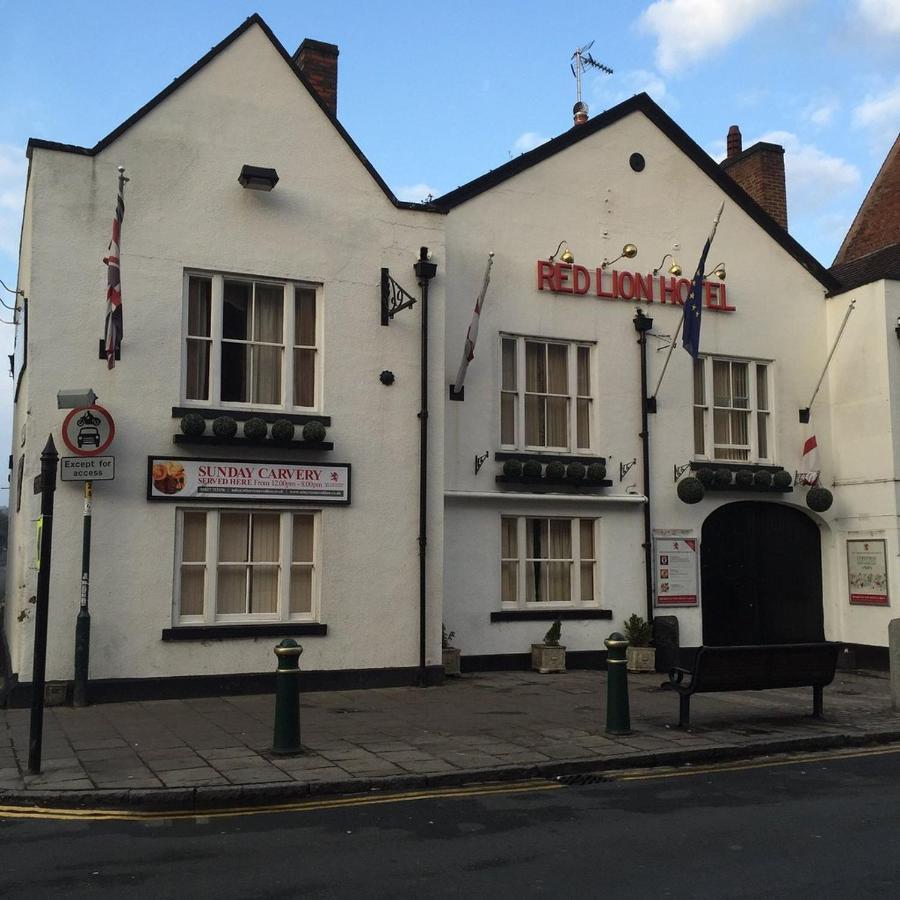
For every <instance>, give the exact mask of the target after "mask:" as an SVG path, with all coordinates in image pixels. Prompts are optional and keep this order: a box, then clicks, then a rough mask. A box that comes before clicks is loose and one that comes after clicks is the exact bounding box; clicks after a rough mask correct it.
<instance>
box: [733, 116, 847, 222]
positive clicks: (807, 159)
mask: <svg viewBox="0 0 900 900" xmlns="http://www.w3.org/2000/svg"><path fill="white" fill-rule="evenodd" d="M757 140H760V141H768V142H770V143H773V144H781V145H782V146H783V147H784V151H785V152H784V169H785V180H786V182H787V196H788V204H789V207H790V210H791V214H792V215H793V214H797V215H800V216H805V215H810V214H812V213H814V212H818V211H820V210H824V209H826V208H827V207H828V206H829V205H830V204H831V203H832V202H833V200H834V198H835V195H837V194H841V193H844V192H847V191H850V190H853V189H855V188H857V187H858V186H859V182H860V174H859V169H858V168H857V167H856V166H855V165H853V164H852V163H849V162H847V161H846V160H845V159H842V158H841V157H839V156H829V155H828V154H827V153H824V152H823V151H822V150H820V149H819V148H818V147H816V146H814V145H813V144H804V143H803V142H802V141H801V140H800V138H798V137H797V135H796V134H793V133H792V132H790V131H770V132H768V133H767V134H764V135H762V137H760V138H757V139H755V140H753V141H744V147H745V148H747V147H751V146H752V145H753V144H755V143H756V141H757Z"/></svg>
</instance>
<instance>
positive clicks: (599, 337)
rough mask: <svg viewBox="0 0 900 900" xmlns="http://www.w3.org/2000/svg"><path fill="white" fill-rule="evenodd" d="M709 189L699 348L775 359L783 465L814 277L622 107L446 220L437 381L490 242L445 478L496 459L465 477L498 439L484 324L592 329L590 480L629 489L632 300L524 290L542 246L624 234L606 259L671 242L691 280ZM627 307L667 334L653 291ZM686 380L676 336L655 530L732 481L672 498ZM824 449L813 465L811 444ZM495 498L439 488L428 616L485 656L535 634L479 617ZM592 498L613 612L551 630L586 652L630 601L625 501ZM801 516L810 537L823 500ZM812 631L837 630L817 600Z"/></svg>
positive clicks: (821, 338)
mask: <svg viewBox="0 0 900 900" xmlns="http://www.w3.org/2000/svg"><path fill="white" fill-rule="evenodd" d="M634 152H640V153H641V154H643V156H644V157H645V159H646V168H645V169H644V171H643V172H640V173H637V172H634V171H632V169H631V168H630V166H629V157H630V155H631V154H632V153H634ZM723 200H724V201H725V209H724V212H723V215H722V219H721V224H720V226H719V229H718V232H717V234H716V237H715V241H714V243H713V247H712V250H711V256H710V258H709V260H708V261H707V263H708V265H707V269H708V270H712V268H713V266H714V265H715V264H716V263H718V262H720V261H721V262H724V263H725V265H726V268H727V272H728V274H727V282H726V283H727V290H728V294H727V296H728V302H729V303H730V304H731V305H733V306H735V307H737V311H736V312H734V313H715V312H709V311H707V312H705V313H704V315H703V320H702V336H701V351H702V352H704V353H710V354H724V355H735V356H742V357H748V358H758V359H770V360H774V368H773V376H774V383H775V396H774V411H773V414H772V419H773V422H772V426H773V432H774V441H775V446H776V450H775V462H776V463H777V464H779V465H783V466H784V467H785V468H787V469H788V470H790V471H791V472H792V473H793V472H794V470H795V469H796V468H797V466H798V464H799V458H800V453H801V449H802V444H803V440H804V437H805V433H804V426H802V425H800V424H799V421H798V410H799V408H800V407H802V406H805V405H806V402H807V401H808V399H809V395H810V393H811V392H812V388H813V386H814V383H815V379H816V377H817V375H818V372H819V371H820V369H821V366H822V364H823V363H824V358H825V354H826V334H825V301H824V289H823V287H822V285H821V284H820V283H819V282H818V281H817V280H816V279H814V278H813V277H812V276H811V275H810V274H809V273H808V272H807V271H806V270H805V269H804V268H803V267H802V266H801V265H800V264H799V263H798V262H797V261H796V260H794V259H793V258H792V257H791V256H790V255H789V254H788V253H787V252H786V251H785V250H784V249H783V248H782V247H781V246H780V245H779V244H777V243H776V242H775V241H774V240H773V239H772V238H771V237H769V236H768V235H767V234H766V233H765V232H764V231H762V229H760V228H759V226H758V225H756V223H755V222H754V221H753V220H751V219H750V218H749V217H748V216H747V215H746V213H744V212H743V210H741V208H740V207H738V206H737V205H736V204H735V203H734V202H733V201H731V200H730V199H728V198H727V197H725V196H724V195H723V194H722V193H721V191H720V190H719V188H718V187H717V186H716V185H715V183H713V182H712V181H710V180H709V179H708V178H707V176H706V175H705V174H704V173H703V172H701V171H700V170H699V169H698V168H697V167H696V166H695V165H694V164H693V163H692V162H691V161H690V160H689V159H688V158H687V157H685V156H684V154H683V153H682V152H681V151H680V150H679V149H678V148H677V147H676V146H675V145H673V144H672V143H671V142H670V141H669V140H668V138H667V137H665V136H664V135H663V134H662V133H661V132H660V131H659V130H658V129H657V128H656V127H655V126H654V125H653V124H652V123H651V122H649V121H648V120H647V119H646V118H645V117H644V116H643V115H642V114H640V113H634V114H632V115H630V116H628V117H626V118H625V119H622V120H620V121H619V122H617V123H616V124H614V125H612V126H609V127H607V128H605V129H603V130H601V131H599V132H597V133H596V134H594V135H593V136H591V137H588V138H587V139H585V140H582V141H580V142H578V143H576V144H574V145H572V146H571V147H569V148H568V149H566V150H564V151H562V152H560V153H558V154H557V155H555V156H554V157H551V158H550V159H548V160H546V161H544V162H541V163H539V164H537V165H535V166H533V167H531V168H529V169H527V170H525V171H524V172H522V173H521V174H519V175H517V176H515V177H513V178H512V179H509V180H507V181H505V182H502V183H501V184H499V185H498V186H497V187H495V188H493V189H492V190H490V191H488V192H486V193H483V194H481V195H478V196H476V197H474V198H473V199H471V200H468V201H467V202H465V203H463V204H461V205H460V206H459V207H457V208H455V209H453V210H452V211H451V212H450V214H449V216H448V222H447V247H448V288H447V291H448V293H447V368H446V371H445V381H447V382H449V381H451V380H452V379H453V377H454V376H455V374H456V368H457V366H458V364H459V358H460V355H461V352H462V346H463V339H464V337H465V333H466V328H467V326H468V322H469V319H470V317H471V312H472V304H473V300H474V297H475V295H476V293H477V291H478V289H479V287H480V284H481V276H482V272H483V268H484V263H485V258H486V254H487V252H488V251H489V250H493V251H494V252H495V257H494V266H493V274H492V281H491V285H490V288H489V290H488V295H487V300H486V302H485V305H484V310H483V313H482V317H481V326H480V333H479V339H478V344H477V347H476V351H475V352H476V355H475V359H474V361H473V362H472V364H471V365H470V367H469V372H468V375H467V378H466V385H465V391H466V399H465V401H464V402H462V403H448V404H447V431H446V461H445V467H446V476H447V488H448V492H450V493H451V494H452V493H455V492H459V491H491V490H494V489H495V487H494V476H495V475H496V474H499V471H500V464H499V463H496V462H494V461H493V458H492V459H491V460H490V461H489V462H488V463H487V464H486V465H485V466H484V467H483V468H482V469H481V472H480V473H479V474H478V475H475V473H474V465H473V457H474V455H475V454H476V453H483V452H484V451H485V450H490V451H491V452H492V454H493V452H494V451H495V450H496V449H498V444H499V387H498V385H499V372H500V359H499V353H500V347H499V341H498V338H497V335H498V333H499V332H513V333H519V334H526V335H532V336H541V337H555V338H567V339H578V340H590V341H596V344H597V354H596V373H595V378H596V382H595V386H594V388H595V393H594V397H595V398H596V399H597V402H595V413H594V414H595V423H594V424H595V426H596V433H597V434H599V436H600V437H599V440H598V441H597V443H596V451H597V452H598V453H599V454H600V455H603V456H606V457H607V460H608V472H609V473H610V474H609V476H608V477H611V478H612V479H613V486H612V487H610V488H608V489H607V492H606V493H607V495H608V496H613V497H615V496H617V495H622V494H624V493H625V491H626V489H627V488H628V486H629V485H633V488H632V489H633V490H634V489H636V490H641V489H642V484H643V473H642V472H641V463H640V459H641V443H640V438H639V432H640V380H639V379H640V368H639V351H638V346H637V343H636V333H635V331H634V327H633V324H632V319H633V317H634V314H635V307H636V306H637V305H638V304H636V303H634V302H629V301H621V300H619V301H611V300H604V299H598V298H597V297H596V296H591V294H590V293H589V294H587V295H585V296H572V295H562V294H559V295H554V294H551V293H549V292H547V291H543V292H540V291H538V290H537V288H536V275H535V265H536V261H537V260H538V259H547V257H548V256H549V255H550V254H551V253H553V252H554V250H555V248H556V246H557V244H558V242H559V241H560V240H561V239H563V238H565V239H566V240H567V241H568V244H569V246H570V247H571V249H572V251H573V253H574V255H575V261H576V263H577V264H581V265H584V266H586V267H587V268H588V269H591V270H593V269H595V268H596V267H597V266H599V265H600V263H601V261H602V260H603V259H604V258H610V259H613V258H615V257H616V256H618V255H619V253H620V252H621V248H622V246H623V244H624V243H625V242H633V243H635V244H636V245H637V247H638V256H637V258H635V259H634V260H622V261H621V262H620V263H617V264H616V266H615V268H617V269H619V270H621V271H635V272H639V273H648V272H651V271H652V269H653V268H654V267H656V266H658V265H659V262H660V259H661V258H662V256H663V255H664V254H665V253H667V252H670V251H671V248H672V245H673V243H674V242H676V241H677V242H678V243H679V244H680V249H679V250H678V251H677V252H676V254H675V255H676V257H677V259H678V260H679V262H680V263H681V265H682V267H683V269H684V274H685V276H686V277H691V275H692V274H693V270H694V268H695V267H696V265H697V261H698V259H699V256H700V251H701V249H702V246H703V243H704V241H705V239H706V237H707V235H708V233H709V230H710V227H711V225H712V220H713V217H714V215H715V213H716V211H717V210H718V207H719V204H720V203H721V202H722V201H723ZM667 264H668V263H667ZM643 308H644V310H645V312H647V313H648V314H650V315H652V316H653V318H654V333H655V334H659V335H672V334H673V333H674V332H675V330H676V328H677V327H678V322H679V318H680V315H681V308H680V307H677V306H672V305H664V306H662V305H660V304H659V303H653V304H644V305H643ZM663 347H664V344H663V343H662V342H660V341H658V340H655V339H654V338H653V337H651V338H650V339H649V349H648V356H649V385H650V388H651V391H652V389H653V387H654V386H655V384H656V382H657V379H658V377H659V373H660V371H661V368H662V365H663V361H664V357H665V352H664V350H663ZM691 379H692V369H691V364H690V359H689V358H688V357H687V355H686V354H685V352H684V351H683V350H682V349H681V348H680V347H679V348H677V349H676V350H675V351H674V354H673V356H672V360H671V363H670V365H669V369H668V373H667V375H666V379H665V381H664V383H663V386H662V389H661V390H660V393H659V398H658V400H659V412H658V413H657V414H656V415H651V416H650V435H651V474H652V488H651V494H652V515H653V526H654V528H672V529H674V528H694V529H696V531H697V535H698V537H699V533H700V528H701V526H702V522H703V520H704V519H705V517H706V516H707V515H709V513H710V512H712V511H713V509H715V508H716V507H717V506H719V505H721V504H722V503H725V502H730V501H737V500H742V499H746V498H747V495H746V494H739V493H733V494H719V493H716V494H712V495H710V494H708V495H707V497H706V498H705V499H704V500H703V501H702V502H701V503H699V504H697V505H695V506H687V505H685V504H684V503H681V502H680V501H679V500H678V499H677V497H676V493H675V485H674V482H673V474H672V473H673V466H674V465H676V464H678V465H683V464H684V463H686V462H688V460H689V459H690V458H691V455H692V451H693V437H692V414H691V397H692V381H691ZM828 391H829V388H828V386H827V385H826V386H825V387H824V388H823V392H822V394H821V395H820V397H819V400H818V401H817V407H818V408H817V410H816V414H817V421H820V422H821V423H822V427H823V428H824V429H826V430H827V429H830V422H829V416H828V402H829V398H828ZM824 457H825V458H824V462H825V466H826V469H827V470H828V471H830V460H829V450H828V448H827V447H826V448H825V450H824ZM634 458H637V459H638V464H637V465H636V466H635V467H634V468H632V469H631V471H630V472H629V473H628V475H627V476H626V477H625V480H624V481H622V482H620V481H619V477H618V469H619V464H620V462H630V461H631V460H632V459H634ZM497 494H498V498H497V500H496V501H491V502H488V501H481V500H479V501H475V500H472V501H466V500H462V499H458V498H455V497H454V498H453V499H452V500H450V501H448V504H447V520H446V525H445V533H446V544H445V554H446V555H445V612H444V618H445V620H446V621H447V623H448V627H451V628H453V629H454V630H456V631H457V640H456V643H457V644H458V645H459V646H460V647H461V648H462V649H463V652H464V653H469V652H474V653H483V652H488V651H487V649H486V648H488V647H494V648H496V649H495V650H494V651H493V652H524V651H526V650H527V649H528V644H529V643H530V641H531V640H532V639H534V638H535V637H539V636H540V635H541V634H542V633H543V630H542V629H541V625H542V624H543V623H540V622H537V623H536V622H514V623H503V624H502V625H501V624H499V623H496V624H493V625H492V624H491V623H490V621H489V614H490V612H491V611H493V610H498V609H500V606H501V604H500V578H499V561H498V560H499V540H500V531H499V526H498V524H497V519H498V517H499V512H500V511H501V510H503V511H506V512H512V511H513V510H519V509H523V504H522V503H521V502H519V501H512V500H504V499H503V496H502V494H501V492H500V490H498V491H497ZM804 494H805V492H804V491H798V492H795V493H793V494H785V495H783V496H782V502H786V503H789V504H791V505H799V506H800V508H802V509H804V510H806V507H805V506H804V505H803V500H804ZM770 496H771V497H772V498H773V499H776V500H777V499H778V498H779V495H776V494H773V495H770ZM767 499H768V498H767ZM532 506H533V511H535V512H536V511H542V512H543V514H545V515H546V514H548V513H550V512H551V511H552V512H553V513H555V514H559V515H567V514H570V513H569V512H568V511H569V510H570V509H572V505H571V504H570V503H558V504H555V505H554V503H553V502H551V501H547V500H538V499H535V500H534V502H533V505H532ZM584 508H585V509H586V508H587V504H585V507H584ZM597 509H601V510H602V515H603V526H602V548H601V553H602V574H601V580H602V584H603V595H602V599H601V604H602V605H603V606H606V607H608V608H610V609H612V610H613V619H612V620H611V621H599V622H598V621H592V622H584V623H579V624H577V626H576V623H570V622H564V623H563V636H564V640H565V642H566V643H567V645H568V646H569V647H570V648H572V649H602V639H603V638H604V637H606V636H607V635H608V634H609V632H610V631H612V630H613V629H614V628H616V629H618V628H621V626H622V624H623V620H624V619H625V618H626V617H627V616H628V615H630V614H631V613H632V612H637V613H639V614H641V615H646V599H645V589H644V580H643V565H642V559H643V556H642V552H643V551H642V549H641V543H642V541H643V522H642V517H641V509H640V506H638V505H635V506H629V507H625V506H622V507H616V506H614V505H609V506H603V507H599V506H598V507H597ZM528 511H531V510H528ZM580 511H581V510H579V512H580ZM523 512H526V510H524V509H523ZM573 512H574V510H573ZM807 512H808V511H807ZM813 518H814V520H816V521H817V522H818V523H819V524H820V527H821V528H823V529H824V530H825V533H826V536H827V529H828V527H829V526H828V524H827V523H829V522H830V521H832V518H833V516H832V514H830V513H826V515H825V516H824V517H823V518H822V519H818V518H817V517H813ZM825 543H826V545H827V540H826V542H825ZM823 553H824V554H825V556H826V562H825V563H824V565H825V567H826V569H827V567H828V565H830V558H828V553H829V551H828V550H827V549H826V548H825V547H823ZM473 560H476V561H477V565H478V569H477V570H475V567H474V565H473V563H472V561H473ZM831 581H832V579H830V578H827V579H826V598H825V604H826V609H828V608H829V606H830V605H831V604H833V602H834V597H833V593H834V589H833V585H832V584H831ZM701 602H702V601H701ZM661 612H666V613H668V612H671V613H672V614H674V615H677V616H678V619H679V623H680V628H681V641H682V644H684V645H685V646H690V645H696V644H699V643H700V642H701V637H702V627H701V610H700V609H680V610H671V611H669V610H663V611H661ZM826 633H827V636H828V637H837V636H838V634H837V631H836V628H835V626H834V624H833V622H832V621H831V617H830V616H829V615H828V614H826Z"/></svg>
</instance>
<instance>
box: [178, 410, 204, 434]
mask: <svg viewBox="0 0 900 900" xmlns="http://www.w3.org/2000/svg"><path fill="white" fill-rule="evenodd" d="M204 431H206V419H204V418H203V416H201V415H200V413H188V414H187V415H186V416H185V417H184V418H183V419H182V420H181V433H182V434H186V435H189V436H190V437H200V435H201V434H203V432H204Z"/></svg>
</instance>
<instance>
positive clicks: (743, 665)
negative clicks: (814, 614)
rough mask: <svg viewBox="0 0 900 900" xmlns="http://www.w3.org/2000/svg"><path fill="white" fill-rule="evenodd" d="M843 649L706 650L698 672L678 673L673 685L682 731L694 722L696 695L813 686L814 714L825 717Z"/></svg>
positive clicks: (673, 675) (773, 646) (767, 647)
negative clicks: (825, 699)
mask: <svg viewBox="0 0 900 900" xmlns="http://www.w3.org/2000/svg"><path fill="white" fill-rule="evenodd" d="M839 646H840V645H839V644H837V643H834V642H831V641H826V642H823V643H819V644H768V645H760V646H747V647H701V648H700V650H699V651H698V652H697V658H696V660H695V661H694V667H693V669H682V668H674V669H672V670H671V671H670V672H669V684H670V685H671V687H672V688H673V689H674V690H676V691H678V693H679V695H680V696H679V700H680V704H679V709H678V727H679V728H687V727H688V725H689V724H690V718H691V694H702V693H713V692H717V691H765V690H769V689H770V688H789V687H811V688H812V689H813V715H814V716H816V717H818V718H821V717H822V688H824V687H825V685H827V684H831V682H832V681H833V680H834V669H835V666H836V665H837V656H838V648H839ZM685 675H690V676H691V680H690V683H689V684H683V683H682V681H683V679H684V676H685Z"/></svg>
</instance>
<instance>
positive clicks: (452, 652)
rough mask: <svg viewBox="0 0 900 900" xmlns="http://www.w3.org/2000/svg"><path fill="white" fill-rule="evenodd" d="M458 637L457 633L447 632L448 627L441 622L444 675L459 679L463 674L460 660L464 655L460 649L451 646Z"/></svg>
mask: <svg viewBox="0 0 900 900" xmlns="http://www.w3.org/2000/svg"><path fill="white" fill-rule="evenodd" d="M455 637H456V632H455V631H447V626H446V625H445V624H444V623H443V622H441V655H442V656H443V663H444V674H445V675H452V676H454V677H458V676H459V675H461V674H462V672H461V671H460V668H459V658H460V656H461V655H462V654H461V652H460V650H459V648H458V647H454V646H453V645H452V644H451V641H452V640H453V638H455Z"/></svg>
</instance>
